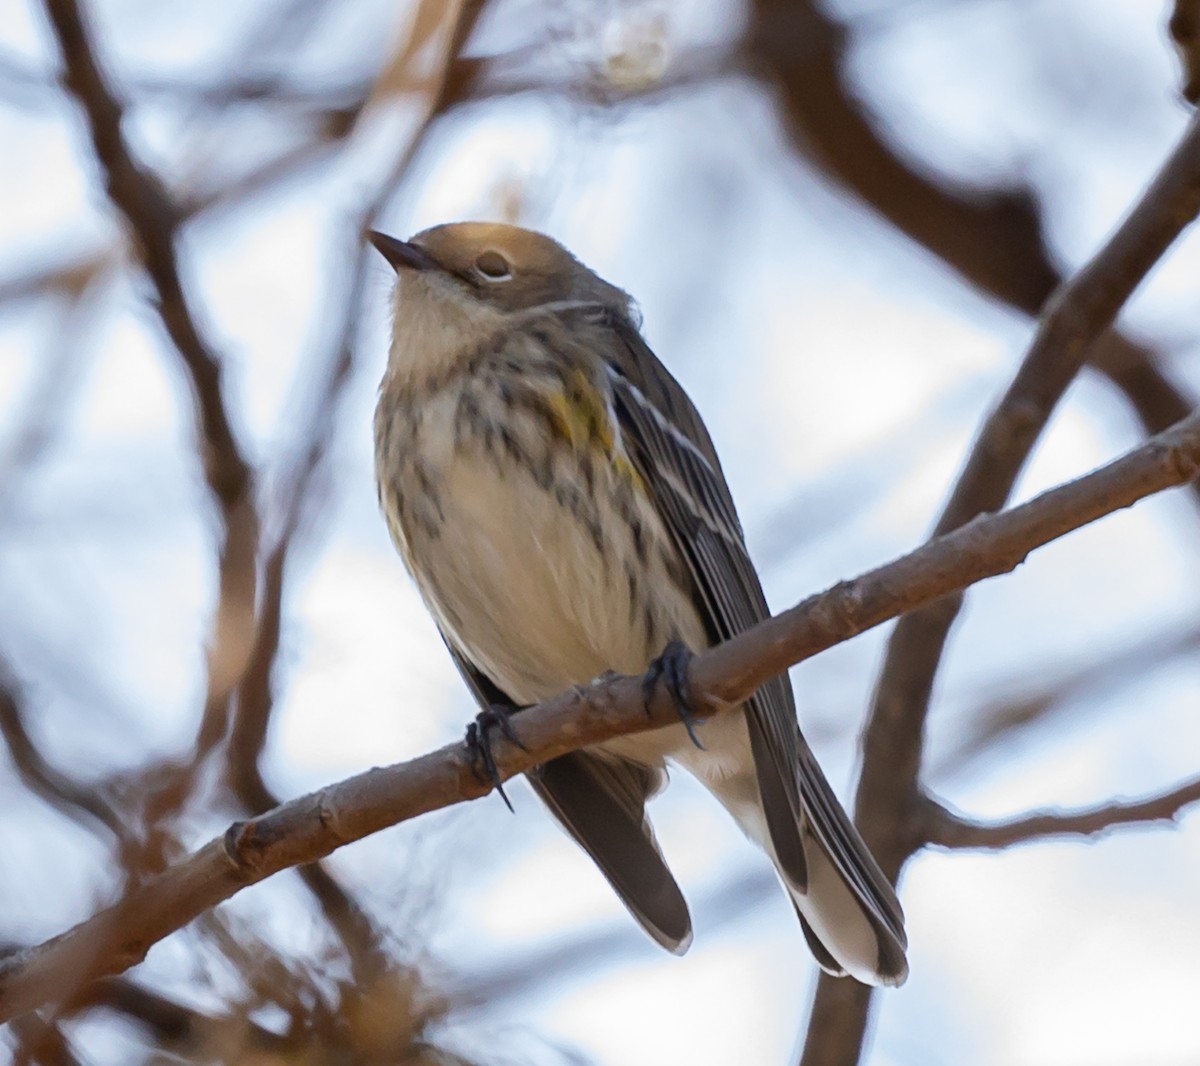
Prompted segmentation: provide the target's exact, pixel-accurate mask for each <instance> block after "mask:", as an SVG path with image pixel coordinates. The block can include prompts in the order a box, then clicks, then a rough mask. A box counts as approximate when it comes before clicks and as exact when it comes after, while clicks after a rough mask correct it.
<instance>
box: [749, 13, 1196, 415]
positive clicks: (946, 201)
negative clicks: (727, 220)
mask: <svg viewBox="0 0 1200 1066" xmlns="http://www.w3.org/2000/svg"><path fill="white" fill-rule="evenodd" d="M1190 2H1193V0H1180V3H1181V4H1182V3H1190ZM752 12H753V14H752V20H753V21H752V24H751V31H750V33H749V34H748V35H747V38H746V42H745V49H746V54H747V59H748V62H749V65H750V66H751V67H752V68H754V71H755V73H758V74H759V75H760V76H764V75H765V77H766V79H767V80H769V81H770V82H771V83H772V84H773V86H774V87H775V88H776V90H777V93H778V96H779V107H780V110H781V111H782V113H783V117H784V124H785V126H786V128H787V132H788V133H789V134H790V135H791V138H792V141H793V147H794V148H795V150H796V151H797V152H798V153H799V154H801V155H803V156H804V157H805V158H807V159H809V160H811V161H812V162H813V163H814V164H815V165H817V166H818V167H820V168H822V169H823V170H824V171H825V172H826V173H827V174H828V175H829V176H830V177H832V178H833V180H835V181H836V182H838V183H839V184H840V185H841V186H842V187H843V188H844V189H846V190H848V191H849V192H851V193H852V194H854V195H856V196H858V197H861V198H862V200H863V201H864V202H865V203H866V204H868V205H869V206H870V207H871V208H872V209H873V210H875V211H877V212H879V214H881V215H882V216H883V217H884V218H885V219H887V221H888V222H890V223H891V224H892V225H893V226H895V227H896V229H897V230H899V231H900V232H901V233H903V234H905V235H907V236H908V237H909V238H911V239H912V240H914V241H916V242H917V243H919V244H920V245H922V246H923V247H925V248H928V249H929V250H930V251H931V252H932V253H933V254H934V255H936V256H938V257H939V258H940V259H941V260H942V262H944V263H945V264H946V265H947V266H948V267H950V269H952V270H954V271H956V272H957V273H958V274H959V275H960V276H961V277H962V278H963V279H964V280H965V281H966V282H967V283H968V284H970V285H973V286H975V287H976V288H978V289H979V290H981V291H982V292H984V293H986V294H988V295H990V296H992V297H994V298H995V299H998V300H1001V301H1003V302H1005V303H1007V304H1009V305H1011V306H1012V307H1015V308H1017V309H1019V310H1021V311H1024V312H1025V313H1026V314H1028V315H1032V316H1036V315H1038V314H1039V312H1040V311H1041V310H1042V308H1043V306H1044V305H1045V303H1046V300H1047V299H1048V298H1049V297H1050V296H1051V294H1052V293H1053V292H1054V290H1055V289H1056V288H1057V287H1058V286H1060V285H1061V284H1062V281H1063V278H1062V275H1061V274H1060V273H1059V271H1058V270H1057V269H1056V268H1055V266H1054V265H1053V263H1052V261H1051V260H1052V257H1051V254H1050V252H1049V249H1048V247H1047V242H1046V238H1045V233H1044V232H1043V227H1042V223H1041V219H1040V217H1039V210H1040V208H1039V203H1038V197H1037V192H1036V190H1035V189H1033V188H1032V187H1018V188H1005V189H991V190H981V189H977V188H972V187H969V186H965V185H963V184H961V183H959V184H955V183H951V182H947V181H945V180H938V181H934V180H932V179H931V178H930V177H929V176H928V175H927V174H926V173H925V172H923V171H921V170H918V169H915V168H914V167H913V166H911V165H910V164H909V163H908V162H907V161H906V160H905V159H904V158H903V157H902V156H901V155H900V154H898V153H897V152H896V150H895V149H893V148H892V147H891V146H890V145H889V144H888V143H887V142H886V140H885V138H884V136H883V135H882V134H881V133H880V131H879V129H878V122H877V120H876V119H874V118H873V117H872V116H870V115H868V114H867V113H866V109H865V108H864V106H863V104H862V103H861V102H860V101H859V100H857V99H856V98H855V96H854V94H853V91H852V90H851V88H850V84H851V75H850V74H848V73H847V70H846V67H847V62H846V57H847V55H848V54H849V52H850V50H851V48H850V44H851V40H850V34H849V33H848V32H847V30H846V29H845V28H844V27H843V26H842V25H840V24H839V23H838V22H836V21H835V20H834V19H832V18H831V17H829V16H828V15H826V14H825V13H824V12H823V11H822V9H821V5H818V4H817V3H815V2H814V0H802V2H799V3H797V2H794V0H754V4H753V7H752ZM797 42H803V44H802V45H798V44H797ZM1089 359H1090V361H1091V363H1092V365H1093V366H1094V367H1095V368H1096V369H1097V370H1099V371H1100V372H1101V373H1103V374H1104V375H1106V376H1107V377H1108V378H1109V379H1110V380H1111V381H1112V382H1113V384H1115V385H1116V386H1117V387H1118V388H1119V389H1120V390H1121V391H1122V392H1123V393H1124V394H1125V396H1126V397H1127V399H1128V400H1129V402H1130V404H1131V405H1132V406H1133V408H1134V410H1135V411H1136V412H1137V415H1138V417H1139V418H1140V419H1141V421H1142V424H1143V426H1144V427H1145V429H1146V432H1147V433H1148V434H1149V433H1157V432H1158V431H1159V430H1161V429H1165V428H1166V427H1167V426H1169V425H1171V424H1172V423H1174V422H1177V421H1178V420H1179V419H1181V418H1183V417H1184V416H1185V415H1186V414H1187V413H1188V412H1189V411H1190V410H1191V409H1192V408H1193V407H1194V406H1195V404H1194V402H1193V401H1192V400H1191V399H1190V398H1189V397H1188V396H1187V395H1186V394H1185V393H1184V391H1183V390H1181V389H1180V388H1179V387H1178V386H1176V385H1175V384H1174V383H1173V382H1171V381H1170V380H1168V378H1167V377H1166V376H1165V374H1164V373H1163V371H1162V370H1161V369H1160V367H1159V366H1158V365H1157V364H1156V361H1155V359H1154V355H1153V353H1152V352H1151V351H1149V350H1147V349H1146V348H1145V346H1143V345H1141V344H1138V343H1137V342H1136V341H1133V340H1131V339H1129V338H1127V337H1125V336H1123V335H1121V334H1119V333H1113V334H1110V335H1108V336H1106V337H1104V338H1102V339H1101V340H1100V342H1099V343H1097V344H1096V345H1095V346H1094V348H1093V349H1092V351H1091V352H1090V353H1089Z"/></svg>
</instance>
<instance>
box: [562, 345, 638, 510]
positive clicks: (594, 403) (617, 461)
mask: <svg viewBox="0 0 1200 1066" xmlns="http://www.w3.org/2000/svg"><path fill="white" fill-rule="evenodd" d="M572 384H573V386H574V387H573V388H571V389H570V390H569V391H568V392H565V393H564V392H553V393H551V394H549V395H548V396H547V400H548V401H549V404H550V414H551V417H552V419H553V426H552V428H553V430H554V431H555V432H556V433H557V434H558V435H559V436H561V437H562V438H563V439H564V440H566V441H567V442H568V443H569V444H570V445H571V447H572V448H574V449H575V450H577V451H582V450H584V449H586V448H589V447H594V446H597V445H598V446H599V450H600V451H602V452H603V453H604V454H605V455H606V456H607V457H608V459H609V462H610V463H612V466H613V469H614V470H616V472H617V473H618V474H619V475H620V476H621V477H622V478H625V479H626V480H628V481H630V482H632V483H633V484H634V486H635V487H636V488H638V489H639V490H644V489H645V484H644V482H643V481H642V476H641V474H639V473H638V471H637V469H636V468H635V467H634V465H633V463H631V462H630V461H629V457H628V456H627V455H626V454H625V452H624V451H623V450H618V443H617V440H618V438H617V430H616V426H614V425H613V421H612V418H611V417H610V415H609V411H608V405H607V404H606V403H605V402H604V397H603V395H602V394H601V393H600V390H599V389H597V388H596V386H595V385H594V384H592V381H591V378H589V377H588V375H587V373H586V372H585V371H583V370H581V369H576V370H575V373H574V379H573V382H572Z"/></svg>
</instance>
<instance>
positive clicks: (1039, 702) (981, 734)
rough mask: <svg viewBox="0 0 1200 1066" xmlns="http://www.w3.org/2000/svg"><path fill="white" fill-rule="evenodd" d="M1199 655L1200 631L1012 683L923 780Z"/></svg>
mask: <svg viewBox="0 0 1200 1066" xmlns="http://www.w3.org/2000/svg"><path fill="white" fill-rule="evenodd" d="M1197 651H1200V629H1191V630H1183V631H1182V632H1180V631H1179V629H1178V627H1175V628H1173V629H1172V630H1171V631H1170V632H1167V633H1163V632H1156V633H1154V634H1152V635H1151V636H1149V637H1147V638H1146V639H1144V640H1137V641H1134V642H1132V643H1130V644H1127V645H1123V646H1121V647H1118V648H1111V649H1107V650H1106V651H1105V652H1104V653H1103V655H1101V656H1098V657H1097V658H1096V659H1095V661H1093V662H1089V663H1088V664H1087V665H1086V666H1082V667H1078V668H1076V669H1074V670H1071V671H1070V672H1067V673H1063V674H1060V675H1059V676H1057V677H1052V678H1047V679H1044V680H1039V679H1035V680H1032V681H1031V680H1030V679H1029V678H1028V677H1026V678H1024V679H1023V680H1022V682H1021V683H1020V684H1018V683H1017V682H1015V681H1014V682H1013V683H1012V684H1013V688H1012V689H1011V690H1010V691H1009V693H1006V694H1003V695H997V696H995V697H993V698H992V699H991V700H987V701H984V702H982V703H981V704H980V705H979V706H977V707H975V708H974V709H972V710H968V711H967V712H966V713H965V714H964V715H962V718H963V720H964V728H963V733H962V736H961V739H960V740H959V741H958V743H956V744H955V745H954V747H953V748H952V749H951V750H949V751H947V752H946V753H945V755H944V756H943V757H942V758H941V759H939V760H938V761H937V763H936V764H935V765H932V766H929V765H927V766H926V768H925V774H924V776H925V778H926V780H929V779H931V778H935V779H936V778H937V777H939V776H940V775H943V774H949V773H955V772H957V771H959V770H961V769H962V767H963V765H964V764H966V763H969V762H970V760H972V759H973V758H975V757H977V756H979V755H981V754H982V753H983V752H985V751H992V750H994V748H995V746H996V745H997V744H998V743H1002V742H1004V741H1009V740H1011V739H1014V738H1016V737H1020V736H1024V735H1025V733H1026V732H1027V731H1029V730H1030V729H1032V728H1034V727H1035V726H1040V725H1043V724H1044V723H1045V722H1047V721H1048V720H1049V719H1051V718H1052V717H1054V716H1056V715H1057V714H1058V713H1060V712H1061V711H1062V710H1063V708H1064V707H1066V706H1067V705H1069V704H1071V703H1072V702H1075V701H1078V700H1079V698H1080V697H1081V696H1083V695H1084V694H1086V693H1090V692H1096V691H1097V690H1104V689H1108V690H1111V689H1112V688H1114V687H1116V686H1119V685H1122V684H1125V683H1127V682H1129V681H1130V680H1131V679H1132V678H1133V677H1134V676H1136V675H1140V674H1145V673H1148V672H1149V671H1151V670H1153V669H1155V668H1157V667H1159V666H1162V665H1163V664H1164V663H1168V662H1171V661H1172V660H1174V659H1178V658H1180V657H1183V656H1187V655H1193V654H1195V653H1196V652H1197Z"/></svg>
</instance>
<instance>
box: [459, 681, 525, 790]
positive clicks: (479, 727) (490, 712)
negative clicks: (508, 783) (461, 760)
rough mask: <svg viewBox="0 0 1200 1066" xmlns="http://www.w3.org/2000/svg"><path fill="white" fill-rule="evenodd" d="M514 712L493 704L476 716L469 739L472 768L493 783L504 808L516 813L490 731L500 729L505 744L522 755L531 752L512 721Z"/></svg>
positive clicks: (470, 728)
mask: <svg viewBox="0 0 1200 1066" xmlns="http://www.w3.org/2000/svg"><path fill="white" fill-rule="evenodd" d="M514 712H515V708H512V707H506V706H504V705H502V704H498V703H493V704H492V705H491V706H489V707H487V708H486V709H485V710H482V711H480V712H479V713H478V714H477V715H476V716H475V721H473V722H472V723H471V724H470V725H469V726H467V737H466V744H467V751H469V752H470V754H471V765H472V767H473V768H474V770H475V773H476V775H477V776H479V777H481V778H484V779H486V780H488V781H490V782H491V783H492V786H493V787H494V788H495V790H496V791H497V792H499V793H500V798H501V799H502V800H504V806H506V807H507V808H508V809H509V810H510V811H511V810H512V809H513V805H512V803H511V802H509V799H508V795H507V794H506V793H505V791H504V783H503V782H502V781H501V780H500V771H499V770H497V769H496V758H495V756H494V755H493V754H492V740H491V737H490V735H489V732H488V731H489V730H490V729H492V728H495V729H498V730H500V733H501V735H502V736H503V737H504V739H505V740H507V741H509V742H510V743H512V744H515V745H516V746H517V747H518V748H520V749H521V750H522V751H528V750H529V749H528V748H526V747H525V745H524V744H522V743H521V738H520V737H519V736H517V731H516V730H515V729H514V728H513V724H512V721H511V718H512V716H513V714H514Z"/></svg>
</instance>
